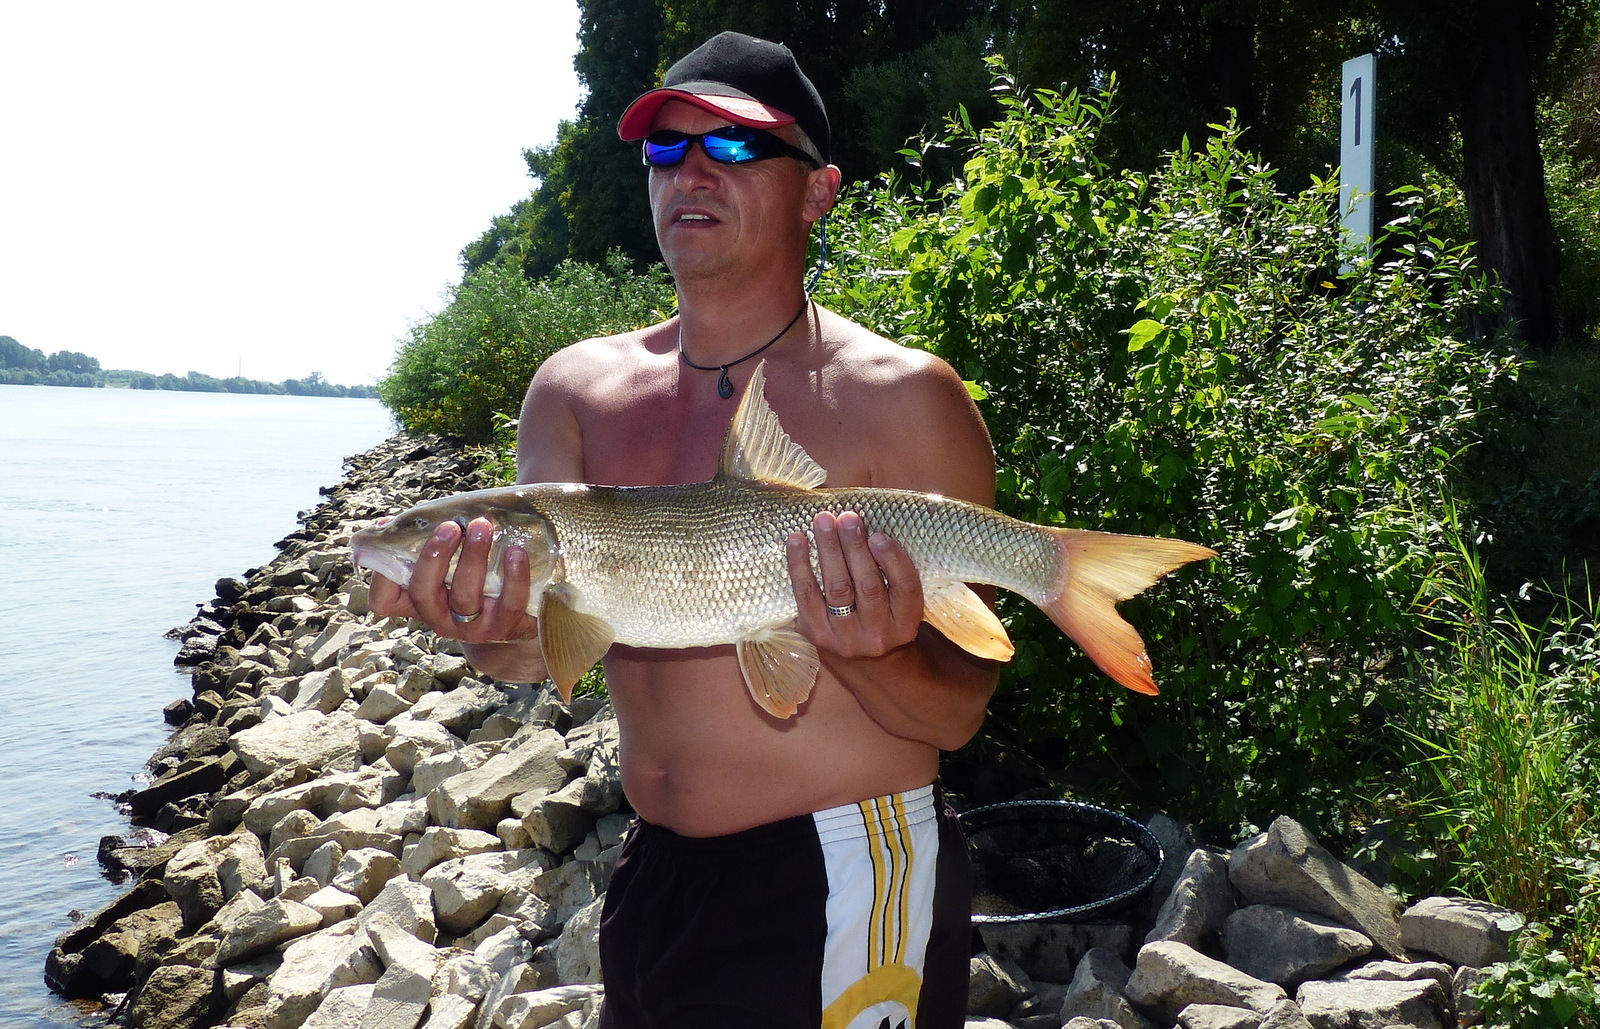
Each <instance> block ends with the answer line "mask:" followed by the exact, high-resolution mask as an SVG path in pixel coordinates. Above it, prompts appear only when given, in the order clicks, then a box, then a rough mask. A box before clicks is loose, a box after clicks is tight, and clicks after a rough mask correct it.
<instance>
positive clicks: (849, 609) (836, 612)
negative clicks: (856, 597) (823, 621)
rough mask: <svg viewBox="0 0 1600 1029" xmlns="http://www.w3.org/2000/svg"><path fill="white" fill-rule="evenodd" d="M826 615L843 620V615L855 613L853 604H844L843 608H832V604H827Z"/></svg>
mask: <svg viewBox="0 0 1600 1029" xmlns="http://www.w3.org/2000/svg"><path fill="white" fill-rule="evenodd" d="M828 613H829V614H830V615H832V616H833V617H835V618H843V617H844V616H845V615H853V614H855V613H856V605H855V602H854V601H852V602H851V603H848V604H846V605H845V606H844V607H834V606H833V605H832V604H829V605H828Z"/></svg>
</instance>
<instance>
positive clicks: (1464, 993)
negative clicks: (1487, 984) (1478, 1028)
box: [1450, 965, 1489, 1025]
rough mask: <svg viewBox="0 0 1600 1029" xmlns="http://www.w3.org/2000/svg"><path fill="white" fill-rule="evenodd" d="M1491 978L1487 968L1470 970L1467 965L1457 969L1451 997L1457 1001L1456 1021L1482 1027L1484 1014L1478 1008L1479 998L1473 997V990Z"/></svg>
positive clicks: (1451, 987)
mask: <svg viewBox="0 0 1600 1029" xmlns="http://www.w3.org/2000/svg"><path fill="white" fill-rule="evenodd" d="M1487 978H1489V970H1488V969H1487V968H1470V967H1468V966H1466V965H1463V966H1461V967H1460V968H1458V969H1456V974H1455V977H1454V978H1453V979H1451V981H1450V996H1451V998H1452V999H1453V1000H1454V1001H1455V1006H1456V1019H1457V1021H1459V1022H1460V1023H1461V1024H1462V1025H1482V1024H1483V1012H1482V1011H1481V1010H1479V1008H1478V998H1476V997H1474V996H1473V995H1472V992H1471V991H1472V988H1473V987H1475V986H1477V985H1478V984H1479V983H1481V982H1483V981H1484V980H1485V979H1487Z"/></svg>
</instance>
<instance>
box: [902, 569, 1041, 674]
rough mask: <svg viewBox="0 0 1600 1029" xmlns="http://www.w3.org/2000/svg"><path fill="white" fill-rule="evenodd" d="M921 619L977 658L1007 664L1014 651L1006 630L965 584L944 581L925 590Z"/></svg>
mask: <svg viewBox="0 0 1600 1029" xmlns="http://www.w3.org/2000/svg"><path fill="white" fill-rule="evenodd" d="M922 620H923V621H925V622H927V623H928V624H929V625H931V626H933V627H934V628H935V629H938V630H939V631H940V632H942V633H944V636H945V639H947V640H949V641H950V642H951V643H954V644H955V645H956V646H958V647H960V648H961V649H962V650H965V651H966V652H967V653H969V654H972V655H975V656H977V657H981V658H986V659H988V660H990V661H1010V660H1011V655H1013V654H1015V653H1016V652H1017V651H1016V648H1015V647H1013V646H1012V645H1011V637H1010V636H1009V635H1007V634H1006V627H1005V626H1004V625H1001V624H1000V619H999V618H997V617H996V616H995V613H994V612H993V611H991V610H990V609H989V605H988V604H985V603H984V602H983V598H982V597H980V596H978V595H977V594H976V593H974V592H972V590H970V589H968V588H967V584H966V583H963V582H948V583H945V584H944V585H943V586H936V587H934V588H932V589H925V590H924V591H923V595H922Z"/></svg>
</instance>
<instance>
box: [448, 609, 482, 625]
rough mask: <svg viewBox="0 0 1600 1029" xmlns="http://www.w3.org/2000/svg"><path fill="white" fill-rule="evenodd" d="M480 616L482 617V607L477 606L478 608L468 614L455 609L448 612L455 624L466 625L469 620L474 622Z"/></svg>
mask: <svg viewBox="0 0 1600 1029" xmlns="http://www.w3.org/2000/svg"><path fill="white" fill-rule="evenodd" d="M482 617H483V609H482V608H479V609H478V610H476V611H474V612H472V613H471V614H470V615H464V614H459V613H457V612H455V611H451V612H450V620H451V621H453V622H455V623H456V624H457V625H466V624H468V623H469V622H476V621H477V620H478V619H480V618H482Z"/></svg>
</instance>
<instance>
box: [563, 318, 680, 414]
mask: <svg viewBox="0 0 1600 1029" xmlns="http://www.w3.org/2000/svg"><path fill="white" fill-rule="evenodd" d="M661 332H662V328H661V326H660V325H649V326H646V327H644V328H642V329H631V330H629V331H627V332H619V333H616V334H615V335H610V336H592V337H590V338H589V339H584V340H579V341H578V342H576V343H572V344H569V345H568V346H565V347H562V348H561V349H560V350H558V351H556V352H555V353H554V354H551V355H550V356H549V357H547V358H545V360H544V362H543V363H542V364H540V365H539V368H538V370H537V371H536V372H535V373H534V376H533V387H532V388H533V390H534V391H535V392H536V393H539V394H541V395H543V396H561V397H564V398H566V399H567V400H569V401H572V400H579V399H582V398H584V397H592V396H595V395H597V394H604V393H605V392H606V391H607V390H609V389H612V388H614V387H615V386H616V385H617V384H618V382H619V380H625V379H627V378H629V377H631V376H632V375H633V374H634V373H635V371H636V370H637V369H638V368H639V366H640V365H641V363H642V362H643V361H644V360H645V359H646V357H647V355H648V354H649V353H650V351H651V349H652V348H653V347H656V346H658V345H659V340H658V339H657V337H658V336H659V334H660V333H661Z"/></svg>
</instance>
